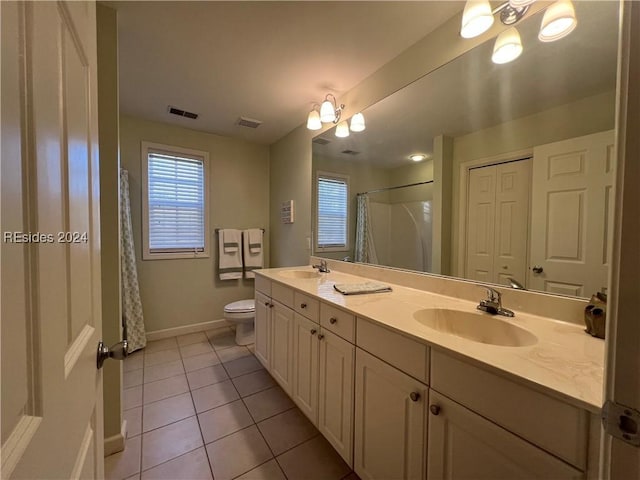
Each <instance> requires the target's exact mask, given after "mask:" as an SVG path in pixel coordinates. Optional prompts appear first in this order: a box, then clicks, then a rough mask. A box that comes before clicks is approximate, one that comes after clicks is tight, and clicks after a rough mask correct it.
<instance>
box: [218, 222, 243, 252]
mask: <svg viewBox="0 0 640 480" xmlns="http://www.w3.org/2000/svg"><path fill="white" fill-rule="evenodd" d="M220 231H221V232H222V233H223V238H224V242H223V245H224V253H234V252H238V251H239V250H240V230H235V229H233V228H226V229H224V230H220Z"/></svg>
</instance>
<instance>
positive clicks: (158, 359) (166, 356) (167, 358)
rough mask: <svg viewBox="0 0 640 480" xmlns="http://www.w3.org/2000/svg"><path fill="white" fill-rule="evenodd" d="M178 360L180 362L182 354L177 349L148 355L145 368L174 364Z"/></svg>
mask: <svg viewBox="0 0 640 480" xmlns="http://www.w3.org/2000/svg"><path fill="white" fill-rule="evenodd" d="M176 360H180V353H179V352H178V349H177V348H176V349H173V350H162V351H160V352H152V353H148V354H146V355H145V356H144V366H145V367H151V366H153V365H160V364H162V363H168V362H174V361H176Z"/></svg>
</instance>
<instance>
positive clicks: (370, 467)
mask: <svg viewBox="0 0 640 480" xmlns="http://www.w3.org/2000/svg"><path fill="white" fill-rule="evenodd" d="M412 394H415V395H412ZM426 395H427V387H426V385H424V384H422V383H420V382H418V381H417V380H415V379H413V378H411V377H410V376H408V375H406V374H404V373H402V372H401V371H400V370H397V369H395V368H393V367H392V366H390V365H388V364H386V363H384V362H383V361H381V360H378V359H377V358H375V357H374V356H372V355H370V354H368V353H366V352H365V351H363V350H361V349H359V348H356V397H355V438H354V469H355V471H356V473H357V474H358V475H359V476H360V478H362V479H363V480H373V479H377V480H387V479H416V480H422V479H423V478H424V473H425V465H424V462H425V456H426V445H425V440H426ZM412 397H413V398H412Z"/></svg>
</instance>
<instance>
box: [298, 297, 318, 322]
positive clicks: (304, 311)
mask: <svg viewBox="0 0 640 480" xmlns="http://www.w3.org/2000/svg"><path fill="white" fill-rule="evenodd" d="M293 309H294V310H295V311H296V312H298V313H299V314H300V315H303V316H305V317H307V318H308V319H309V320H313V321H314V322H316V323H318V317H319V310H320V302H319V301H318V300H316V299H315V298H313V297H310V296H309V295H305V294H304V293H300V292H295V294H294V303H293Z"/></svg>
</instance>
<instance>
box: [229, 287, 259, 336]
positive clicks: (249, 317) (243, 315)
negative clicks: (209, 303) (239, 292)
mask: <svg viewBox="0 0 640 480" xmlns="http://www.w3.org/2000/svg"><path fill="white" fill-rule="evenodd" d="M255 315H256V301H255V300H254V299H252V298H251V299H247V300H238V301H237V302H232V303H229V304H227V305H225V307H224V318H225V319H226V320H227V321H230V322H233V323H235V326H236V327H235V328H236V343H237V344H238V345H249V344H250V343H253V341H254V331H253V319H254V317H255Z"/></svg>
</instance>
